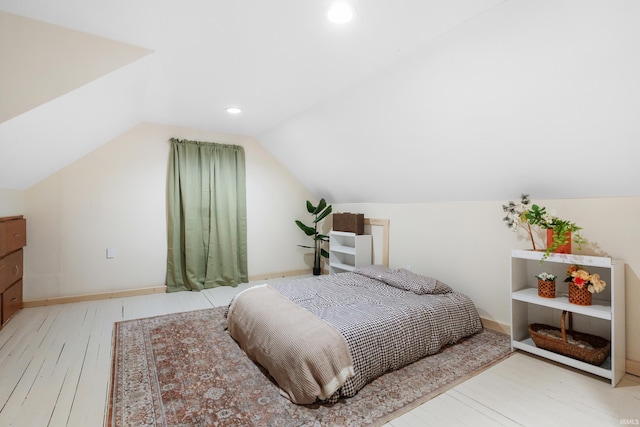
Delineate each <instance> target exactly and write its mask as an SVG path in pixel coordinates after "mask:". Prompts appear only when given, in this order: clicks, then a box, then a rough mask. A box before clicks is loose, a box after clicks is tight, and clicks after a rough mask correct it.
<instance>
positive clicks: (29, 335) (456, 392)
mask: <svg viewBox="0 0 640 427" xmlns="http://www.w3.org/2000/svg"><path fill="white" fill-rule="evenodd" d="M279 280H283V279H279ZM271 281H274V280H271ZM247 286H248V285H241V286H239V287H238V288H235V289H234V288H216V289H213V290H207V291H204V292H181V293H173V294H154V295H146V296H137V297H129V298H118V299H110V300H102V301H91V302H81V303H73V304H62V305H55V306H50V307H38V308H29V309H24V310H22V311H21V312H20V313H18V315H17V316H16V317H15V318H14V319H13V320H12V321H11V322H9V324H8V325H7V326H6V327H5V328H4V329H3V330H1V331H0V426H20V427H22V426H25V427H26V426H29V427H31V426H37V427H39V426H79V427H90V426H101V425H103V423H104V419H105V411H106V400H107V389H108V382H109V373H110V368H111V339H112V332H113V323H114V322H117V321H121V320H128V319H134V318H140V317H149V316H156V315H160V314H167V313H174V312H180V311H188V310H197V309H203V308H210V307H212V306H221V305H225V304H228V302H229V301H230V299H231V298H232V296H233V295H234V294H235V293H236V292H238V291H239V290H241V289H244V288H246V287H247ZM637 424H640V378H638V377H634V376H632V375H626V376H625V377H624V379H623V380H622V382H621V383H620V385H619V386H618V387H617V388H615V389H614V388H612V387H611V386H610V385H609V384H608V383H607V382H606V381H604V380H602V379H599V378H597V377H593V376H590V375H586V374H582V373H579V372H577V371H573V370H571V369H569V368H565V367H561V366H557V365H554V364H552V363H549V362H546V361H543V360H540V359H537V358H535V357H532V356H529V355H526V354H523V353H516V354H515V355H513V356H512V357H510V358H508V359H506V360H505V361H503V362H501V363H499V364H497V365H496V366H494V367H492V368H490V369H488V370H487V371H485V372H483V373H481V374H480V375H478V376H476V377H474V378H472V379H470V380H468V381H466V382H464V383H462V384H460V385H458V386H457V387H455V388H453V389H452V390H450V391H448V392H446V393H444V394H442V395H440V396H438V397H437V398H435V399H432V400H431V401H429V402H427V403H425V404H423V405H422V406H420V407H418V408H416V409H414V410H413V411H411V412H409V413H407V414H405V415H403V416H401V417H399V418H396V419H394V420H393V421H391V422H389V423H388V424H387V425H386V426H385V427H418V426H419V427H423V426H519V425H522V426H580V427H585V426H608V425H611V426H614V425H616V426H619V425H637Z"/></svg>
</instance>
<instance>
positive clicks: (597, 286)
mask: <svg viewBox="0 0 640 427" xmlns="http://www.w3.org/2000/svg"><path fill="white" fill-rule="evenodd" d="M564 281H565V282H567V283H569V282H572V283H573V284H574V285H576V286H577V287H578V288H580V289H583V288H584V287H585V286H586V287H587V290H588V291H589V292H591V293H592V294H593V293H598V292H602V291H604V288H606V287H607V283H606V282H605V281H604V280H601V279H600V275H599V274H597V273H594V274H589V272H588V271H587V270H584V269H583V268H582V267H581V266H579V265H575V264H574V265H571V266H569V268H567V278H566V279H564Z"/></svg>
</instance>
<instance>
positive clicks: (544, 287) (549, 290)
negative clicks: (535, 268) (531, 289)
mask: <svg viewBox="0 0 640 427" xmlns="http://www.w3.org/2000/svg"><path fill="white" fill-rule="evenodd" d="M538 296H540V297H543V298H555V297H556V282H555V280H542V279H538Z"/></svg>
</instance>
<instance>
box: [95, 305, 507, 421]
mask: <svg viewBox="0 0 640 427" xmlns="http://www.w3.org/2000/svg"><path fill="white" fill-rule="evenodd" d="M223 313H224V308H222V307H219V308H214V309H207V310H198V311H190V312H185V313H178V314H170V315H165V316H158V317H151V318H147V319H137V320H130V321H124V322H119V323H116V326H115V334H114V351H113V356H114V357H113V367H112V380H111V393H110V402H109V414H108V424H107V425H109V426H132V425H135V426H381V425H382V424H384V423H385V422H387V421H389V420H391V419H393V418H395V417H397V416H400V415H401V414H403V413H404V412H407V411H409V410H411V409H412V408H414V407H416V406H418V405H420V404H422V403H424V402H426V401H427V400H429V399H431V398H432V397H435V396H437V395H438V394H440V393H443V392H445V391H446V390H448V389H450V388H451V387H453V386H455V385H456V384H459V383H460V382H462V381H464V380H465V379H468V378H470V377H471V376H473V375H475V374H477V373H479V372H480V371H482V370H484V369H486V368H488V367H489V366H491V365H493V364H494V363H496V362H497V361H499V360H501V359H503V358H504V357H506V356H507V355H509V354H510V343H509V338H508V336H506V335H503V334H499V333H496V332H493V331H489V330H484V331H482V332H480V333H479V334H476V335H474V336H472V337H470V338H467V339H464V340H462V341H461V342H459V343H457V344H456V345H453V346H449V347H447V348H445V349H443V350H442V351H440V352H439V353H437V354H435V355H433V356H430V357H427V358H425V359H422V360H420V361H418V362H416V363H413V364H412V365H409V366H407V367H405V368H403V369H400V370H398V371H395V372H391V373H388V374H386V375H384V376H382V377H380V378H378V379H377V380H375V381H373V382H372V383H370V384H368V385H367V386H366V387H365V388H364V389H362V390H361V391H360V392H359V393H358V394H357V395H356V396H354V397H352V398H349V399H345V400H341V401H339V402H338V403H336V404H333V405H305V406H300V405H295V404H293V403H291V402H290V401H289V400H288V399H286V398H284V397H282V396H281V395H280V393H279V389H278V387H277V386H276V385H275V384H274V383H273V382H272V381H271V380H270V378H269V377H268V375H266V374H265V372H264V371H263V370H262V369H261V368H260V366H259V365H256V364H254V363H253V362H251V361H250V360H249V359H248V358H247V357H246V355H245V354H244V352H243V351H242V350H241V349H240V348H239V347H238V345H237V344H236V343H235V341H233V339H232V338H231V337H230V336H229V335H228V333H227V332H226V331H225V326H226V320H225V319H224V316H223Z"/></svg>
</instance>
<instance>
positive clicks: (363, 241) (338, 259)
mask: <svg viewBox="0 0 640 427" xmlns="http://www.w3.org/2000/svg"><path fill="white" fill-rule="evenodd" d="M329 237H330V240H329V270H330V273H331V274H334V273H343V272H345V271H353V270H355V269H356V268H357V267H362V266H365V265H371V235H369V234H361V235H358V234H356V233H347V232H344V231H333V230H331V232H330V233H329Z"/></svg>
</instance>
